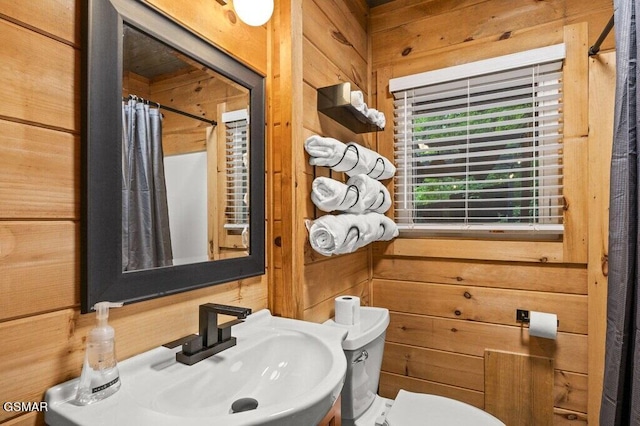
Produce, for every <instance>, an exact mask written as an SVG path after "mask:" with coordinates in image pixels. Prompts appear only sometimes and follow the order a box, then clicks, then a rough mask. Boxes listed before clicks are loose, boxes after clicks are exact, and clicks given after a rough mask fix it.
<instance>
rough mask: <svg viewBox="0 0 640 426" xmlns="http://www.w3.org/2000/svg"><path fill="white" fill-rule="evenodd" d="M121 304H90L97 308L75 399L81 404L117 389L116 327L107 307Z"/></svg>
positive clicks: (120, 304)
mask: <svg viewBox="0 0 640 426" xmlns="http://www.w3.org/2000/svg"><path fill="white" fill-rule="evenodd" d="M121 306H122V303H111V302H99V303H96V304H95V306H94V307H93V309H94V310H95V311H96V320H97V325H96V326H95V327H94V328H93V329H91V331H90V332H89V335H88V336H87V350H86V353H85V357H84V364H83V365H82V374H81V375H80V383H79V384H78V392H77V394H76V401H77V402H78V403H79V404H80V405H87V404H91V403H93V402H96V401H100V400H102V399H105V398H106V397H108V396H110V395H113V394H114V393H115V392H116V391H117V390H118V389H120V373H119V372H118V364H117V361H116V351H115V339H114V337H115V331H114V330H113V327H111V326H110V325H109V324H108V323H107V320H108V318H109V308H119V307H121Z"/></svg>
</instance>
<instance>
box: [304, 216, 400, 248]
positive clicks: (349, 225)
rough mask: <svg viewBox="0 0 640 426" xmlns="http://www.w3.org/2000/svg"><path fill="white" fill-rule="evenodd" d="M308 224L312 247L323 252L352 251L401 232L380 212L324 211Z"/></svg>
mask: <svg viewBox="0 0 640 426" xmlns="http://www.w3.org/2000/svg"><path fill="white" fill-rule="evenodd" d="M306 225H307V229H308V230H309V242H310V243H311V247H313V249H314V250H315V251H317V252H318V253H320V254H322V255H324V256H331V255H334V254H344V253H352V252H354V251H356V250H358V249H359V248H361V247H364V246H366V245H367V244H369V243H372V242H374V241H388V240H390V239H392V238H395V237H397V236H398V227H397V226H396V224H395V223H394V222H393V221H392V220H391V219H389V218H388V217H386V216H384V215H382V214H380V213H365V214H363V215H358V214H350V213H345V214H341V215H335V216H334V215H325V216H321V217H319V218H318V219H316V220H314V221H307V223H306Z"/></svg>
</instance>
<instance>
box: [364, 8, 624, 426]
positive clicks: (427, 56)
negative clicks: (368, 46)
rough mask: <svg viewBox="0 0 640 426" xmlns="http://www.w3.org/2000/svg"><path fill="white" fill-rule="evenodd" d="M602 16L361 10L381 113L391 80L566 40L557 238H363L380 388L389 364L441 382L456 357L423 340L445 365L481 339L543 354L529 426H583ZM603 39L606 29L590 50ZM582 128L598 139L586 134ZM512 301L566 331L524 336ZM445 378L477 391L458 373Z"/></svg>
mask: <svg viewBox="0 0 640 426" xmlns="http://www.w3.org/2000/svg"><path fill="white" fill-rule="evenodd" d="M612 13H613V8H612V2H611V1H610V0H597V1H596V2H594V3H593V4H590V7H589V8H584V6H583V4H582V3H581V2H580V1H578V0H552V1H547V2H537V3H536V2H529V1H526V0H516V1H509V0H498V1H491V2H489V1H484V0H463V1H458V2H452V1H449V0H395V1H394V2H392V3H388V4H385V5H382V6H378V7H375V8H373V9H371V18H370V34H371V43H372V67H373V69H372V72H373V76H374V78H375V81H376V86H375V93H374V94H375V98H376V99H377V108H378V109H380V110H383V111H385V113H386V114H392V98H391V97H390V94H389V93H388V80H389V79H390V78H394V77H400V76H405V75H409V74H414V73H419V72H424V71H430V70H434V69H440V68H445V67H448V66H453V65H458V64H462V63H468V62H473V61H477V60H481V59H487V58H491V57H495V56H501V55H505V54H510V53H515V52H520V51H524V50H528V49H533V48H537V47H542V46H547V45H552V44H557V43H562V42H566V43H567V56H568V58H567V61H566V65H565V73H566V74H565V91H564V96H563V100H564V105H565V111H564V112H565V114H564V126H565V128H564V134H565V150H564V155H565V161H564V165H565V176H566V178H565V181H564V184H565V188H569V189H567V190H566V191H565V199H566V207H567V210H566V212H565V228H566V231H565V235H564V238H563V239H562V240H558V241H515V240H504V241H500V240H498V239H485V240H482V239H479V238H470V239H455V238H441V237H434V238H411V239H409V238H398V239H396V240H394V241H392V242H390V243H378V244H375V245H374V249H373V264H372V268H373V280H372V295H371V297H372V304H373V305H374V306H385V307H388V308H389V309H391V310H392V314H391V315H392V321H391V325H390V328H389V331H388V334H387V341H388V345H387V346H388V348H387V350H386V352H385V359H384V362H383V370H384V371H385V372H388V373H389V374H386V373H385V374H383V377H382V379H381V384H380V386H381V389H389V388H390V389H392V390H393V389H396V388H397V386H398V379H397V376H402V375H405V376H406V378H407V379H409V380H405V381H404V382H403V384H404V385H406V386H411V383H412V382H411V380H414V379H415V380H425V377H427V376H426V375H427V374H429V376H428V380H430V381H431V382H433V383H438V384H447V385H451V384H452V383H451V380H449V379H450V377H451V376H453V377H455V376H456V373H455V371H456V370H455V368H454V367H452V369H451V372H450V375H446V374H442V375H440V376H436V375H435V373H434V371H437V370H434V369H433V368H432V367H430V364H429V363H430V361H431V354H430V355H426V354H425V353H423V352H421V351H423V350H435V351H439V352H438V354H439V355H440V356H441V357H442V359H443V360H442V361H441V362H442V363H445V365H446V364H447V363H448V364H450V365H452V366H453V365H455V361H454V360H455V359H456V358H457V357H459V356H470V357H482V356H483V354H484V350H485V349H490V350H497V351H509V352H514V353H517V354H521V355H524V356H527V357H528V356H541V357H546V358H550V359H553V361H554V362H555V372H554V375H555V377H554V378H553V379H552V383H553V384H554V390H553V401H547V402H546V403H545V404H546V405H545V409H546V410H547V412H549V410H553V420H549V419H546V420H544V421H543V422H542V423H539V424H556V425H560V424H562V425H565V424H585V423H586V414H585V413H586V412H588V411H594V410H596V408H595V407H596V404H597V402H596V401H597V400H598V398H599V393H600V389H601V387H600V386H601V385H600V384H598V381H597V379H592V378H591V375H592V373H594V372H595V375H596V376H598V375H600V374H601V370H602V364H603V362H604V361H603V359H602V357H601V355H602V353H603V349H599V350H598V351H596V352H595V354H594V356H592V355H591V347H592V346H593V344H595V343H593V344H592V343H591V342H592V340H593V341H595V342H600V341H601V339H602V336H601V335H600V337H592V336H591V333H592V332H594V333H595V334H596V335H598V334H599V333H602V330H603V327H604V326H603V325H602V323H603V320H604V316H603V310H604V307H603V304H604V303H605V302H604V300H605V298H604V297H605V296H604V295H603V294H606V277H605V275H604V274H605V273H606V269H605V268H606V242H604V243H603V237H602V235H606V234H605V230H606V217H602V214H603V213H602V212H606V197H607V196H606V194H605V193H603V190H604V189H605V188H607V186H608V176H607V173H606V170H608V169H606V166H605V165H606V164H607V162H608V160H609V155H608V151H607V150H606V149H605V150H604V151H602V150H601V149H600V148H598V149H596V150H594V151H595V154H594V155H593V156H592V154H591V151H592V148H591V147H592V146H593V145H594V144H598V146H600V145H602V144H604V145H605V146H607V145H608V144H607V142H606V140H607V138H608V137H609V138H610V136H609V133H610V129H611V127H612V126H611V123H610V121H607V120H610V118H611V115H612V113H613V107H612V106H607V105H610V99H611V97H612V96H613V95H612V93H613V82H612V81H611V78H610V77H611V76H612V70H611V64H607V62H611V60H610V59H609V60H607V59H600V58H596V59H592V60H591V61H592V62H595V64H596V65H598V66H599V67H600V72H601V73H603V74H605V76H598V75H597V74H594V72H593V70H592V71H591V72H589V69H588V59H587V55H586V53H585V52H586V50H587V47H588V45H589V43H593V41H595V39H596V38H597V36H598V35H599V34H600V32H601V31H602V28H603V27H604V25H605V24H606V22H607V21H608V20H609V18H610V17H611V14H612ZM572 24H578V25H572ZM613 47H614V39H613V37H612V36H611V35H610V36H609V37H608V38H607V39H606V40H605V42H604V44H603V49H604V50H607V49H612V48H613ZM601 57H602V55H601ZM602 61H604V63H603V62H602ZM591 66H592V68H593V66H594V64H593V63H592V64H591ZM588 79H590V81H588ZM594 79H595V81H594ZM594 92H596V93H595V94H594ZM597 93H601V94H602V96H604V97H605V99H603V100H602V102H598V101H596V102H594V100H593V99H594V96H595V97H596V99H597V96H598V95H597ZM589 106H592V112H591V116H589ZM596 111H597V113H598V114H601V115H604V117H603V120H602V122H601V123H600V122H598V121H597V119H596V120H594V119H593V117H592V116H593V115H595V114H596ZM594 128H598V129H604V130H602V131H598V130H596V131H594V130H593V129H594ZM592 134H596V135H600V136H601V137H602V138H603V140H604V142H603V141H600V142H594V141H593V139H592V138H593V136H592ZM376 139H377V147H378V150H379V151H380V152H382V153H385V154H386V155H390V154H391V152H392V147H393V132H392V131H391V130H385V131H384V132H380V133H378V134H377V135H376ZM594 172H595V173H594ZM391 189H392V188H391ZM594 234H596V240H595V241H592V238H594V236H593V235H594ZM598 234H599V235H600V236H598ZM587 235H588V236H589V238H587ZM465 293H466V295H465ZM594 297H595V298H597V300H596V299H594ZM517 305H523V306H533V305H535V306H536V307H535V308H533V307H529V308H525V309H533V310H540V311H545V312H556V313H558V315H559V316H562V317H564V318H565V320H568V321H569V322H568V323H567V321H563V320H560V327H561V328H563V327H566V328H564V329H563V330H561V331H560V333H559V334H558V339H557V340H556V341H544V339H538V338H529V336H528V333H527V330H526V328H522V327H521V326H519V325H517V324H516V323H515V321H514V316H515V313H514V312H512V311H514V308H515V306H517ZM569 306H571V308H569ZM568 318H571V319H568ZM563 322H564V325H563ZM399 348H403V350H399ZM406 348H410V349H406ZM588 348H589V350H588ZM587 353H589V357H587ZM448 359H449V360H448ZM459 364H461V363H459ZM417 366H420V368H418V367H417ZM587 373H589V375H587ZM477 374H478V375H480V376H482V377H480V378H481V379H482V380H491V379H495V377H484V376H485V375H486V373H485V371H484V370H483V371H482V372H479V373H477ZM489 374H491V375H493V374H494V373H492V372H491V373H489ZM464 377H465V376H464V375H462V376H461V378H464ZM476 379H477V378H476ZM465 380H466V383H465ZM587 383H588V384H589V386H587ZM455 385H457V386H460V387H462V388H468V389H474V390H476V391H478V392H481V393H483V392H485V391H486V389H482V388H479V387H478V386H477V385H475V387H474V386H473V385H472V384H471V382H470V381H469V380H468V378H467V379H464V380H463V381H456V382H455ZM587 387H588V388H589V392H587ZM415 389H416V388H414V390H415ZM430 389H431V390H432V391H433V392H435V393H437V392H440V390H439V389H438V388H430ZM550 393H551V392H550ZM483 395H484V394H483ZM587 398H589V401H587ZM587 405H589V406H588V407H587ZM596 415H597V413H596ZM594 418H596V417H594ZM508 424H509V423H508ZM514 424H519V423H517V422H516V423H514ZM523 424H524V423H523Z"/></svg>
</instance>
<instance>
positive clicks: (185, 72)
mask: <svg viewBox="0 0 640 426" xmlns="http://www.w3.org/2000/svg"><path fill="white" fill-rule="evenodd" d="M85 13H86V15H85V17H84V19H83V46H86V49H84V50H83V51H84V52H85V54H84V55H83V63H82V78H83V93H82V105H83V109H82V123H83V126H82V127H83V139H84V143H83V147H84V150H83V159H82V160H83V180H84V189H83V191H84V195H83V200H84V203H83V215H82V217H83V222H82V245H83V262H82V271H81V272H82V281H81V292H82V294H81V302H82V304H81V305H82V306H81V307H82V311H83V312H88V311H89V310H90V308H91V306H92V305H93V304H95V303H96V302H98V301H102V300H110V301H125V302H135V301H141V300H146V299H150V298H154V297H159V296H163V295H168V294H173V293H177V292H181V291H186V290H190V289H196V288H201V287H205V286H209V285H214V284H218V283H223V282H228V281H233V280H240V279H243V278H247V277H251V276H255V275H261V274H264V270H265V251H264V250H265V247H264V241H265V239H264V238H265V235H264V229H265V224H264V218H265V214H264V213H265V212H264V210H265V194H264V188H265V185H264V143H265V140H264V138H265V132H264V130H265V104H264V103H265V84H264V76H262V75H260V74H258V73H256V72H255V71H253V70H251V69H250V68H248V67H247V66H245V65H244V64H242V63H240V62H238V61H237V60H236V59H235V58H233V57H232V56H230V55H229V54H228V53H226V52H223V51H222V50H220V49H218V48H216V47H215V46H214V45H213V44H211V43H210V42H208V41H207V40H204V39H202V38H200V37H198V36H197V35H196V34H194V33H192V32H190V31H189V30H188V29H187V28H185V27H183V26H181V25H180V24H179V23H177V22H175V21H173V20H171V19H170V18H168V17H167V16H165V15H162V14H160V13H158V12H157V11H156V10H155V9H153V8H152V7H150V6H149V5H147V4H145V3H144V2H139V1H137V0H88V7H87V8H86V9H85Z"/></svg>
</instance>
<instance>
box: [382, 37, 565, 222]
mask: <svg viewBox="0 0 640 426" xmlns="http://www.w3.org/2000/svg"><path fill="white" fill-rule="evenodd" d="M564 55H565V49H564V45H556V46H550V47H547V48H542V49H535V50H532V51H528V52H522V53H518V54H514V55H508V56H504V57H499V58H494V59H490V60H484V61H479V62H475V63H470V64H465V65H460V66H456V67H451V68H447V69H443V70H436V71H431V72H427V73H422V74H417V75H413V76H408V77H402V78H397V79H393V80H391V82H390V88H391V92H392V93H393V95H394V112H395V114H394V116H395V117H394V121H395V145H394V153H395V161H396V166H397V168H398V171H397V174H396V178H395V179H396V180H395V219H396V222H397V223H398V225H399V227H400V229H401V230H416V231H436V232H438V231H449V232H450V231H465V232H466V231H481V230H489V231H531V230H536V231H543V232H545V233H556V234H557V233H562V230H563V207H564V202H563V194H562V180H563V178H562V169H563V165H562V152H563V146H562V99H561V94H562V63H563V58H564Z"/></svg>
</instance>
